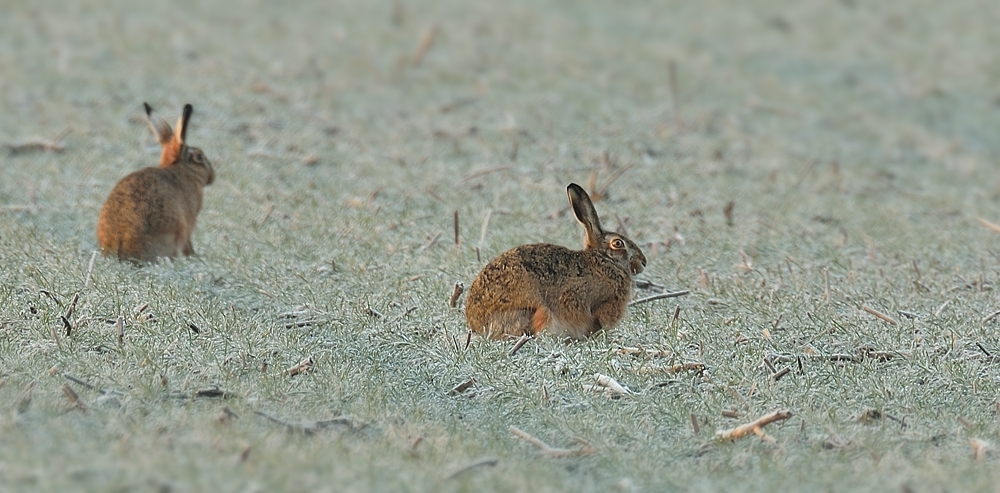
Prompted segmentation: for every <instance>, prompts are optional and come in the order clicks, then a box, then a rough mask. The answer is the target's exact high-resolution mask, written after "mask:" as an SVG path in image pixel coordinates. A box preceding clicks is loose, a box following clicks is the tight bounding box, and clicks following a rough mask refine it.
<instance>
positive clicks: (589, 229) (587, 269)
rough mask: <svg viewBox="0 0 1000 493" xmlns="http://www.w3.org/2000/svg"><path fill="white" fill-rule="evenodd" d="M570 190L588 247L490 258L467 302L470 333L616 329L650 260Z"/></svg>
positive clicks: (523, 249) (580, 333)
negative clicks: (605, 226) (634, 278)
mask: <svg viewBox="0 0 1000 493" xmlns="http://www.w3.org/2000/svg"><path fill="white" fill-rule="evenodd" d="M567 193H568V195H569V199H570V204H571V205H572V206H573V212H574V214H575V215H576V218H577V220H578V221H580V223H581V224H582V225H583V227H584V230H585V231H586V233H587V234H586V239H585V242H584V249H583V250H581V251H577V250H570V249H569V248H566V247H562V246H558V245H551V244H533V245H522V246H519V247H516V248H513V249H511V250H508V251H506V252H504V253H503V254H501V255H500V256H499V257H497V258H495V259H493V260H492V261H491V262H490V263H489V264H487V265H486V267H483V270H482V271H481V272H480V273H479V275H478V276H476V279H475V281H473V283H472V286H471V287H470V288H469V295H468V297H467V298H466V301H465V320H466V322H467V323H468V325H469V327H470V328H471V329H472V330H474V331H476V332H479V333H481V334H483V335H485V336H487V337H490V338H494V339H499V338H503V337H517V336H521V335H535V334H538V333H539V332H541V331H543V330H544V331H547V332H551V333H554V334H557V335H561V336H567V337H571V338H573V339H584V338H587V337H590V336H591V335H593V334H594V333H596V332H599V331H601V330H609V329H611V328H613V327H614V326H615V325H617V324H618V321H619V320H621V318H622V317H623V316H624V315H625V308H626V307H627V305H628V301H629V299H630V298H631V297H632V290H633V287H634V284H633V282H632V276H633V275H635V274H638V273H640V272H642V269H643V268H644V267H645V265H646V257H645V256H643V254H642V251H641V250H640V249H639V247H638V246H636V244H635V243H633V242H632V241H631V240H629V239H628V238H625V237H624V236H622V235H620V234H618V233H613V232H605V231H604V230H603V229H601V224H600V220H599V219H598V217H597V211H596V210H595V209H594V204H593V203H592V202H591V201H590V197H589V196H588V195H587V193H586V192H585V191H584V190H583V189H582V188H580V187H579V186H578V185H576V184H570V186H569V187H567Z"/></svg>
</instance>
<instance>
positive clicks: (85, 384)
mask: <svg viewBox="0 0 1000 493" xmlns="http://www.w3.org/2000/svg"><path fill="white" fill-rule="evenodd" d="M63 378H65V379H66V380H69V381H70V382H73V383H75V384H77V385H81V386H83V387H86V388H88V389H90V390H95V391H97V392H98V393H99V394H101V395H112V396H116V397H124V396H125V394H124V393H122V392H119V391H117V390H109V389H105V388H101V387H98V386H96V385H94V384H92V383H90V382H87V381H84V380H81V379H79V378H77V377H74V376H73V375H70V374H69V373H63Z"/></svg>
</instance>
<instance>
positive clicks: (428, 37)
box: [410, 26, 438, 66]
mask: <svg viewBox="0 0 1000 493" xmlns="http://www.w3.org/2000/svg"><path fill="white" fill-rule="evenodd" d="M437 31H438V28H437V26H431V27H429V28H428V29H427V30H426V31H424V35H423V36H421V37H420V43H418V44H417V49H416V50H413V55H412V56H411V57H410V63H412V64H413V65H414V66H416V65H420V62H422V61H424V56H426V55H427V52H428V51H430V49H431V46H433V45H434V38H435V37H436V36H437Z"/></svg>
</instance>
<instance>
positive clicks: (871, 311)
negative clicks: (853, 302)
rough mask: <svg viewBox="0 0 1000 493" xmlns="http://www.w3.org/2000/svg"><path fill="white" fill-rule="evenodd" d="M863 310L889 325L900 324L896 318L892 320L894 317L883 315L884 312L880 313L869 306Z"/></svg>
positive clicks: (863, 307)
mask: <svg viewBox="0 0 1000 493" xmlns="http://www.w3.org/2000/svg"><path fill="white" fill-rule="evenodd" d="M861 309H862V310H864V311H866V312H868V313H869V314H870V315H873V316H874V317H875V318H878V319H881V320H882V321H883V322H885V323H887V324H889V325H899V322H897V321H896V319H894V318H892V317H890V316H888V315H886V314H884V313H882V312H880V311H878V310H876V309H874V308H870V307H867V306H862V307H861Z"/></svg>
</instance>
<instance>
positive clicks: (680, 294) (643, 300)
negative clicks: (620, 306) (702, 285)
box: [628, 289, 691, 306]
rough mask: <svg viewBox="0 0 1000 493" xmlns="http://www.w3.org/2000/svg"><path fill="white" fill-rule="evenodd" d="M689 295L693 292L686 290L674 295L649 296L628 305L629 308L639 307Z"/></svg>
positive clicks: (675, 292)
mask: <svg viewBox="0 0 1000 493" xmlns="http://www.w3.org/2000/svg"><path fill="white" fill-rule="evenodd" d="M688 294H691V291H688V290H686V289H685V290H684V291H674V292H672V293H659V294H654V295H652V296H647V297H645V298H639V299H637V300H633V301H630V302H629V304H628V305H629V306H632V305H638V304H641V303H648V302H650V301H656V300H662V299H665V298H677V297H679V296H685V295H688Z"/></svg>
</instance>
